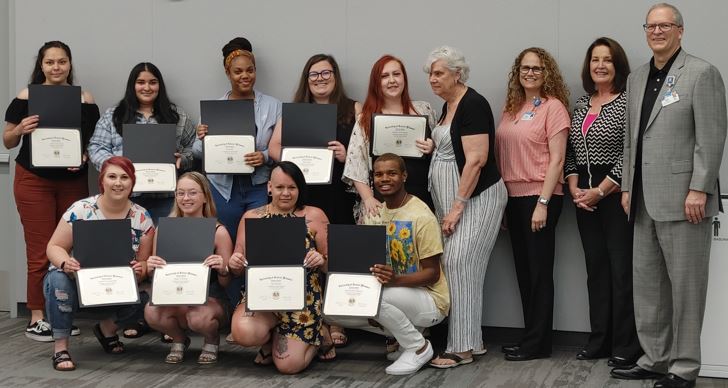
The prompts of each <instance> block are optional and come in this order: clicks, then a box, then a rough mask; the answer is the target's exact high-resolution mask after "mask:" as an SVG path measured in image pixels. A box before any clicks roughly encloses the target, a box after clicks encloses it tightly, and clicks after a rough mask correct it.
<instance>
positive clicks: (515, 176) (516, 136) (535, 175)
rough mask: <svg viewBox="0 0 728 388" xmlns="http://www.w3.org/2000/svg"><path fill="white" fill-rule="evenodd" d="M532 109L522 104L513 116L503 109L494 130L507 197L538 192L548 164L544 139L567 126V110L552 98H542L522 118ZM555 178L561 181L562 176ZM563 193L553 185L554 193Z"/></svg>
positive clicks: (523, 195) (545, 140)
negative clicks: (532, 114)
mask: <svg viewBox="0 0 728 388" xmlns="http://www.w3.org/2000/svg"><path fill="white" fill-rule="evenodd" d="M532 110H533V104H530V103H526V104H524V106H523V107H522V108H521V110H520V111H519V112H518V113H517V114H516V116H515V117H513V116H511V115H510V114H508V113H505V112H504V113H503V116H502V117H501V120H500V123H499V124H498V128H497V129H496V132H495V147H496V149H495V150H496V160H497V161H498V169H499V170H500V173H501V177H503V182H504V183H505V184H506V188H507V189H508V196H510V197H525V196H530V195H541V189H542V188H543V182H544V180H545V179H546V170H547V169H548V165H549V145H548V141H549V140H550V139H551V138H553V137H554V136H556V135H557V134H559V133H560V132H563V131H566V130H568V129H569V127H570V119H569V112H567V111H566V108H565V107H564V104H562V103H561V101H559V100H558V99H556V98H554V97H550V98H547V99H544V101H543V103H542V104H541V105H540V106H538V107H537V108H536V109H535V112H536V114H535V115H534V116H533V117H532V118H531V119H530V120H528V119H527V120H524V118H525V117H524V114H526V112H529V111H532ZM559 181H560V182H561V183H563V178H562V179H560V180H559ZM563 193H564V192H563V188H562V185H560V184H557V185H556V188H555V189H554V194H556V195H562V194H563Z"/></svg>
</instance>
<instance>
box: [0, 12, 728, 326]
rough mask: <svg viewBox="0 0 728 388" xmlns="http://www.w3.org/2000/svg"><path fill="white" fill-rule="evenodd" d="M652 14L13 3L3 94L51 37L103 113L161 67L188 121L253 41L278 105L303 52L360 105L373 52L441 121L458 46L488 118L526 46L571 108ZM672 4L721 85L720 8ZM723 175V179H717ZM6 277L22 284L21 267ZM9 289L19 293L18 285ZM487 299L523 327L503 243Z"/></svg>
mask: <svg viewBox="0 0 728 388" xmlns="http://www.w3.org/2000/svg"><path fill="white" fill-rule="evenodd" d="M651 3H652V2H651V1H635V0H615V1H612V2H609V3H605V2H603V1H593V0H588V1H587V0H551V1H543V0H523V1H518V2H510V1H505V0H492V1H488V2H475V1H472V0H451V1H449V2H447V3H446V2H441V1H433V0H400V1H385V0H370V1H355V0H309V1H305V2H302V1H293V0H288V1H286V0H279V1H254V2H253V1H236V0H218V1H203V0H153V1H148V0H125V1H113V0H67V1H63V2H58V1H53V0H23V1H13V0H11V6H12V5H14V6H15V9H14V11H13V12H12V14H11V19H14V20H15V21H16V27H15V28H14V29H13V30H12V31H11V34H10V35H11V40H12V42H11V43H14V44H15V47H16V48H15V50H14V51H12V55H11V56H10V57H11V62H12V63H11V65H14V66H15V67H16V69H17V71H16V74H17V76H16V77H15V78H14V79H13V81H12V82H11V89H13V90H18V89H20V88H22V87H24V86H25V84H26V83H27V78H28V76H29V73H30V70H31V67H32V64H33V56H34V55H35V52H36V50H37V49H38V47H39V46H40V45H41V44H42V43H43V42H45V41H47V40H51V39H60V40H63V41H65V42H66V43H68V44H69V45H70V46H71V48H72V49H73V54H74V67H75V70H76V76H77V79H78V80H79V84H81V85H83V86H84V87H85V88H87V89H88V90H90V91H91V92H92V93H93V94H94V95H95V96H96V99H97V101H98V103H99V105H100V107H101V108H102V109H105V108H107V107H108V106H110V105H112V104H114V103H115V102H116V101H117V100H118V99H119V98H121V96H122V94H123V89H124V84H125V82H126V78H127V76H128V72H129V70H130V69H131V67H132V66H133V65H134V64H136V63H138V62H140V61H151V62H154V63H155V64H156V65H158V66H159V67H160V69H161V70H162V72H163V74H164V77H165V80H166V82H167V85H168V89H169V91H170V94H171V97H172V99H173V101H176V102H177V103H178V104H180V105H181V106H182V107H184V109H186V110H187V111H188V112H190V113H192V115H193V116H198V113H199V104H198V101H199V100H201V99H209V98H215V97H218V96H220V95H221V94H222V93H224V92H225V91H226V90H227V89H228V86H229V85H228V83H227V80H226V78H225V76H224V74H223V68H222V56H221V53H220V49H221V47H222V46H223V44H224V43H226V42H227V41H228V40H229V39H231V38H232V37H234V36H245V37H247V38H249V39H250V40H251V41H252V43H253V51H254V53H255V54H256V58H257V65H258V80H257V89H258V90H260V91H262V92H264V93H267V94H271V95H273V96H275V97H278V98H280V99H282V100H284V101H287V100H289V99H290V98H291V96H292V94H293V91H294V89H295V87H296V82H297V78H298V77H299V74H300V71H301V67H302V66H303V64H304V62H305V61H306V59H307V58H308V57H309V56H310V55H312V54H314V53H318V52H327V53H331V54H333V55H334V56H336V58H337V59H338V61H339V64H340V66H341V69H342V73H343V77H344V80H345V85H346V87H347V90H348V91H349V94H350V95H351V96H352V97H354V98H357V99H359V100H361V99H362V98H363V97H364V94H365V91H366V87H367V85H366V83H367V81H368V75H369V70H370V68H371V64H372V63H373V62H374V61H375V60H376V59H377V58H378V57H379V56H381V55H382V54H384V53H391V54H394V55H397V56H399V57H400V58H402V59H403V60H404V62H405V64H406V65H407V69H408V72H409V77H410V92H411V94H412V96H413V98H415V99H421V100H427V101H430V102H431V103H432V104H433V106H435V107H437V108H438V110H439V107H440V106H441V104H442V103H441V101H440V100H439V99H438V98H437V97H436V96H434V95H433V94H432V93H431V91H430V89H429V86H428V84H427V79H426V76H425V74H424V73H423V72H422V70H421V68H422V63H423V61H424V59H425V57H426V56H427V54H428V53H429V51H430V50H431V49H433V48H434V47H436V46H438V45H441V44H450V45H453V46H456V47H458V48H460V49H461V50H462V51H463V52H464V53H465V55H466V56H467V57H468V59H469V61H470V63H471V79H470V81H469V82H468V83H469V85H470V86H472V87H474V88H475V89H477V90H478V91H479V92H481V93H482V94H483V95H485V96H486V98H488V100H489V101H490V102H491V104H492V106H493V108H494V111H499V110H500V109H501V107H502V105H503V99H504V96H505V87H506V77H507V73H508V71H509V69H510V66H511V64H512V62H513V60H514V58H515V56H516V55H517V54H518V52H520V50H522V49H523V48H526V47H529V46H541V47H544V48H546V49H547V50H549V51H551V52H552V54H554V56H555V57H556V58H557V59H558V61H559V64H560V65H561V69H562V71H563V73H564V76H565V78H566V80H567V82H568V84H569V85H570V86H571V91H572V101H573V100H575V99H576V98H578V97H579V96H580V95H581V94H582V93H583V91H582V90H581V86H580V85H581V81H580V79H579V73H580V66H581V62H582V59H583V55H584V51H585V50H586V47H587V46H588V45H589V43H591V41H592V40H593V39H594V38H596V37H598V36H602V35H607V36H610V37H613V38H615V39H617V40H618V41H619V42H621V43H622V44H623V45H624V47H625V50H626V51H627V54H628V55H629V58H630V61H631V63H632V66H633V68H634V67H637V66H638V65H640V64H642V63H644V62H646V61H647V60H648V59H649V57H650V52H649V49H648V48H647V45H646V43H645V39H644V32H643V31H642V27H641V25H642V23H644V16H645V13H646V11H647V9H648V8H649V6H650V5H651ZM674 3H675V4H676V5H677V6H678V7H679V8H680V9H681V10H682V12H683V15H684V17H685V21H686V33H685V35H684V42H683V43H684V47H685V49H686V50H687V51H688V52H690V53H692V54H695V55H698V56H700V57H703V58H705V59H707V60H708V61H710V62H712V63H713V64H715V65H716V66H718V68H719V69H720V70H721V71H722V73H723V74H724V75H725V76H726V77H728V53H726V52H725V51H724V50H716V49H714V47H716V46H715V45H714V42H715V39H716V37H715V32H717V31H719V26H720V25H721V24H720V23H721V22H722V21H723V19H724V15H726V14H728V3H726V2H723V1H719V0H710V1H707V0H706V1H700V2H691V1H686V0H681V1H675V2H674ZM27 25H32V26H33V28H27V27H26V26H27ZM496 119H498V117H496ZM726 158H727V159H728V155H726ZM724 160H725V159H724ZM726 170H728V168H725V169H724V171H723V177H724V179H723V180H724V182H728V173H726ZM724 186H728V184H724ZM4 227H8V226H4ZM11 229H12V227H11ZM0 232H4V231H3V230H0ZM10 232H12V230H11V231H10ZM558 233H559V238H558V241H557V262H556V269H555V271H554V277H555V280H556V311H555V315H554V316H555V323H554V325H555V327H556V328H558V329H562V330H575V331H586V330H588V327H589V325H588V317H587V306H588V302H587V296H586V274H585V269H584V262H583V257H582V255H583V254H582V250H581V246H580V240H579V236H578V231H577V229H576V226H575V222H574V214H573V209H572V208H571V207H570V206H569V205H567V206H565V210H564V213H563V215H562V218H561V220H560V222H559V227H558ZM19 237H21V236H20V235H17V236H16V238H19ZM17 273H18V276H19V278H20V279H22V278H23V276H24V275H23V273H22V270H21V269H20V268H19V269H18V272H17ZM16 287H17V289H18V290H19V291H20V290H21V285H17V286H16ZM18 294H19V295H24V292H19V293H18ZM485 294H486V300H485V305H486V315H485V318H484V323H485V324H488V325H494V326H518V325H520V324H521V322H522V321H521V312H520V301H519V297H518V291H517V287H516V283H515V274H514V269H513V264H512V259H511V254H510V246H509V243H508V240H507V235H505V234H504V235H503V236H501V238H500V239H499V242H498V244H497V246H496V249H495V253H494V255H493V259H492V260H491V265H490V267H489V270H488V274H487V276H486V290H485Z"/></svg>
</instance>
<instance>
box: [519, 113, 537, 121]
mask: <svg viewBox="0 0 728 388" xmlns="http://www.w3.org/2000/svg"><path fill="white" fill-rule="evenodd" d="M533 116H536V112H533V111H532V112H526V113H524V114H523V116H522V117H521V120H523V121H530V120H533Z"/></svg>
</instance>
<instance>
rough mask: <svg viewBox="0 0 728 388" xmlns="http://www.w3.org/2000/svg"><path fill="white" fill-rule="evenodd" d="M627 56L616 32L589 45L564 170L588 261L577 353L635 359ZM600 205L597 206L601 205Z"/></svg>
mask: <svg viewBox="0 0 728 388" xmlns="http://www.w3.org/2000/svg"><path fill="white" fill-rule="evenodd" d="M627 76H629V62H628V61H627V55H626V54H625V53H624V49H622V46H620V45H619V43H617V42H616V41H615V40H613V39H610V38H606V37H602V38H598V39H596V40H595V41H594V42H593V43H592V44H591V45H590V46H589V48H588V49H587V50H586V55H585V56H584V63H583V65H582V72H581V80H582V85H583V86H584V90H585V91H586V93H587V94H585V95H584V96H582V97H581V98H579V99H578V100H577V101H576V106H575V108H574V116H573V117H572V119H571V130H570V131H569V143H568V145H567V147H566V163H565V165H564V175H566V179H567V181H568V183H569V191H570V192H571V197H572V198H573V200H574V204H575V205H576V224H577V225H578V227H579V235H580V236H581V243H582V246H583V247H584V259H585V261H586V273H587V282H586V286H587V290H588V291H589V324H590V326H591V333H590V334H589V341H588V343H587V345H586V346H584V348H583V349H582V350H581V351H579V353H577V354H576V358H577V359H579V360H589V359H594V358H601V357H609V361H608V364H609V366H611V367H623V368H624V367H626V368H628V367H630V366H631V365H633V364H634V363H635V362H636V361H637V358H639V356H640V355H641V354H642V349H641V347H640V343H639V340H638V338H637V328H636V326H635V318H634V304H633V300H632V234H633V229H634V224H633V223H631V222H629V220H628V219H627V215H626V214H625V213H624V211H623V209H622V206H621V203H620V201H621V190H620V184H621V183H622V157H623V154H624V133H625V123H626V115H627V94H626V93H625V90H626V89H627ZM597 205H598V206H597Z"/></svg>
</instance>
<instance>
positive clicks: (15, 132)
mask: <svg viewBox="0 0 728 388" xmlns="http://www.w3.org/2000/svg"><path fill="white" fill-rule="evenodd" d="M30 83H31V84H42V85H59V86H63V85H73V63H72V57H71V49H70V48H69V47H68V46H67V45H66V44H65V43H63V42H59V41H51V42H46V43H45V44H43V46H42V47H41V48H40V50H38V56H37V58H36V61H35V67H34V68H33V74H32V75H31V78H30ZM79 104H81V142H82V144H81V146H82V149H84V150H85V149H86V145H87V144H88V141H89V138H90V137H91V133H92V132H93V130H94V126H95V125H96V121H97V120H98V119H99V108H98V106H96V104H95V103H94V99H93V96H91V93H89V92H88V91H83V92H82V94H81V101H79ZM39 119H40V118H39V117H38V116H37V115H33V116H29V115H28V89H27V88H26V89H23V90H21V91H20V93H18V96H17V97H16V98H15V99H13V101H12V102H11V103H10V106H8V109H7V111H6V112H5V121H6V123H5V130H4V131H3V144H4V145H5V148H8V149H10V148H15V147H17V146H18V145H19V144H20V151H19V152H18V156H17V158H15V162H16V164H15V181H14V183H13V192H14V195H15V203H16V205H17V208H18V214H19V215H20V222H21V223H22V224H23V234H24V238H25V246H26V255H27V260H28V284H27V293H28V294H27V297H28V304H27V307H28V309H29V310H30V311H31V316H30V324H29V325H28V327H27V328H26V333H25V335H26V336H27V337H28V338H31V339H34V340H36V341H43V342H50V341H53V337H52V335H51V328H50V325H49V324H48V323H47V322H46V320H45V319H44V314H43V310H44V308H45V298H44V297H43V277H44V276H45V274H46V273H47V272H48V257H47V256H46V245H47V244H48V240H49V239H50V238H51V235H52V234H53V231H54V230H55V228H56V224H58V221H59V220H60V218H61V215H62V214H63V212H65V211H66V209H68V207H69V206H70V205H71V204H72V203H73V202H75V201H76V200H79V199H81V198H85V197H87V196H88V183H87V173H86V160H87V156H86V154H84V155H83V165H82V166H81V168H68V169H58V168H35V167H32V166H31V161H30V144H29V143H30V139H29V136H28V135H29V134H30V133H32V132H33V130H35V128H36V127H37V126H38V122H39ZM74 329H75V330H73V331H72V334H73V335H78V329H76V328H74Z"/></svg>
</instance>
